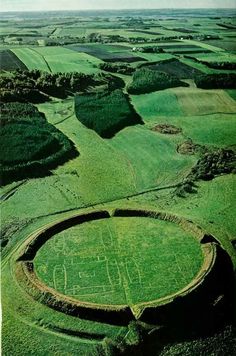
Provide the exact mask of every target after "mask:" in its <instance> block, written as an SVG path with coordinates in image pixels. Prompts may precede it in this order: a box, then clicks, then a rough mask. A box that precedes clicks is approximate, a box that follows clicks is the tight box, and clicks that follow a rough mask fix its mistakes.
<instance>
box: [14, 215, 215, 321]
mask: <svg viewBox="0 0 236 356" xmlns="http://www.w3.org/2000/svg"><path fill="white" fill-rule="evenodd" d="M203 237H204V233H203V231H202V230H201V229H200V228H199V227H196V226H194V225H193V224H192V223H191V222H189V221H187V220H184V219H180V218H177V217H175V216H172V215H168V214H163V213H158V212H151V211H141V210H114V211H111V212H108V211H99V212H92V213H88V214H83V215H75V216H73V217H71V218H68V219H66V220H63V221H60V222H57V223H54V224H52V225H50V226H48V227H46V228H44V229H43V230H40V231H39V232H37V233H36V234H34V235H31V236H30V237H29V238H28V240H27V241H26V244H25V246H24V248H23V250H21V253H20V258H19V259H18V263H17V269H18V273H17V276H18V278H20V279H21V281H22V280H24V281H25V282H27V286H28V288H27V289H28V290H29V292H30V293H31V294H32V295H33V296H34V297H35V298H37V299H38V300H40V301H41V302H44V303H46V304H47V305H49V306H51V307H54V308H55V309H59V310H61V311H64V312H67V313H70V314H73V315H79V316H80V317H93V316H94V315H96V319H100V317H101V318H103V317H104V315H106V314H107V315H108V314H110V315H111V313H120V316H122V314H123V318H124V315H126V317H127V318H128V319H130V318H132V317H135V318H139V317H140V316H141V314H142V313H143V311H144V310H145V308H147V307H148V308H152V307H153V308H155V307H158V306H160V305H163V304H168V303H170V302H171V301H173V300H174V299H175V298H176V297H178V296H184V295H186V294H188V293H189V292H190V291H192V290H194V289H195V288H196V287H197V286H198V285H199V284H201V283H202V282H203V280H204V278H205V277H206V275H207V274H208V273H209V271H210V270H211V268H212V266H213V264H214V261H215V254H216V251H215V246H214V244H213V243H211V242H209V243H204V244H201V240H202V239H203ZM29 286H30V288H29Z"/></svg>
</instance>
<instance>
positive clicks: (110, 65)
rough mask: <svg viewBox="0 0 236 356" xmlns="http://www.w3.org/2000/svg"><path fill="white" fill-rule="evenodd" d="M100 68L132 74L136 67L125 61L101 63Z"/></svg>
mask: <svg viewBox="0 0 236 356" xmlns="http://www.w3.org/2000/svg"><path fill="white" fill-rule="evenodd" d="M99 68H100V69H101V70H105V71H107V72H111V73H119V74H127V75H130V74H132V73H133V72H134V70H135V69H134V68H132V67H130V66H129V65H128V64H124V63H116V64H114V63H105V62H104V63H100V65H99Z"/></svg>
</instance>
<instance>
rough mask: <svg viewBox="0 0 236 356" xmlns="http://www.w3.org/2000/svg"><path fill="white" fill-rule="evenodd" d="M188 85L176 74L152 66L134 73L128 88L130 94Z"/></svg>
mask: <svg viewBox="0 0 236 356" xmlns="http://www.w3.org/2000/svg"><path fill="white" fill-rule="evenodd" d="M177 86H188V84H186V83H183V82H181V81H180V80H179V79H178V78H177V77H175V76H174V75H171V74H168V73H165V72H160V71H154V70H152V69H150V68H140V69H138V70H136V72H135V73H134V75H133V81H132V83H131V84H130V85H129V86H128V88H127V90H128V92H129V93H130V94H145V93H150V92H152V91H156V90H162V89H167V88H173V87H177Z"/></svg>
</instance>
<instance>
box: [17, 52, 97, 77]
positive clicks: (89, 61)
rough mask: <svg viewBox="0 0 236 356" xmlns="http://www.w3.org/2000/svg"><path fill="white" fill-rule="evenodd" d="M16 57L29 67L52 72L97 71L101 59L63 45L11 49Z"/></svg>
mask: <svg viewBox="0 0 236 356" xmlns="http://www.w3.org/2000/svg"><path fill="white" fill-rule="evenodd" d="M12 51H13V52H14V53H15V54H16V55H17V57H18V58H19V59H20V60H21V61H22V62H23V63H24V64H25V65H26V66H27V67H28V68H29V69H40V70H44V71H49V72H52V73H57V72H82V73H85V74H91V73H97V72H99V69H98V68H97V66H98V65H99V63H101V62H102V61H101V60H100V59H98V58H96V57H93V56H90V55H89V54H86V53H79V52H74V51H72V50H70V49H67V48H63V47H59V46H56V47H36V48H17V49H15V48H14V49H12Z"/></svg>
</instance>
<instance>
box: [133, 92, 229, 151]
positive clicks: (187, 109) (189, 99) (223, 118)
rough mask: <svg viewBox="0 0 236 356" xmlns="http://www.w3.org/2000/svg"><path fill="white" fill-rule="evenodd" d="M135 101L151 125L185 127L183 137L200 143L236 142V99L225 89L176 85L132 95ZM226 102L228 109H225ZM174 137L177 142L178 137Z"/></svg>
mask: <svg viewBox="0 0 236 356" xmlns="http://www.w3.org/2000/svg"><path fill="white" fill-rule="evenodd" d="M204 94H206V96H204ZM199 95H200V97H202V100H199ZM181 96H182V97H181ZM180 97H181V99H180ZM132 103H133V105H134V108H135V110H136V111H137V113H138V114H139V115H140V116H141V117H142V118H143V120H144V121H145V122H146V124H147V127H150V128H151V127H153V126H154V125H155V124H160V123H161V124H163V123H168V124H173V125H176V126H177V127H180V128H182V130H183V136H182V138H181V137H180V139H182V140H184V139H187V138H191V139H192V140H193V141H194V142H196V143H199V144H203V145H214V146H220V147H227V146H230V145H233V144H235V135H236V117H235V101H234V100H233V99H232V98H231V97H230V96H229V95H228V94H226V92H225V91H223V90H211V91H208V90H206V91H205V90H203V91H201V90H199V89H194V88H183V89H182V88H174V89H168V90H164V91H162V92H160V93H159V92H154V93H150V94H145V95H139V97H138V98H137V97H135V96H132ZM146 103H148V106H147V105H146ZM222 103H223V104H224V107H223V109H224V110H222V109H221V105H222ZM169 108H173V111H172V110H170V109H169ZM156 135H158V136H159V135H161V134H157V133H156ZM161 136H162V137H163V135H161ZM167 136H168V135H167ZM178 137H179V136H178ZM170 140H171V141H172V142H173V140H176V138H174V137H171V139H170ZM163 152H165V151H163Z"/></svg>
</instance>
